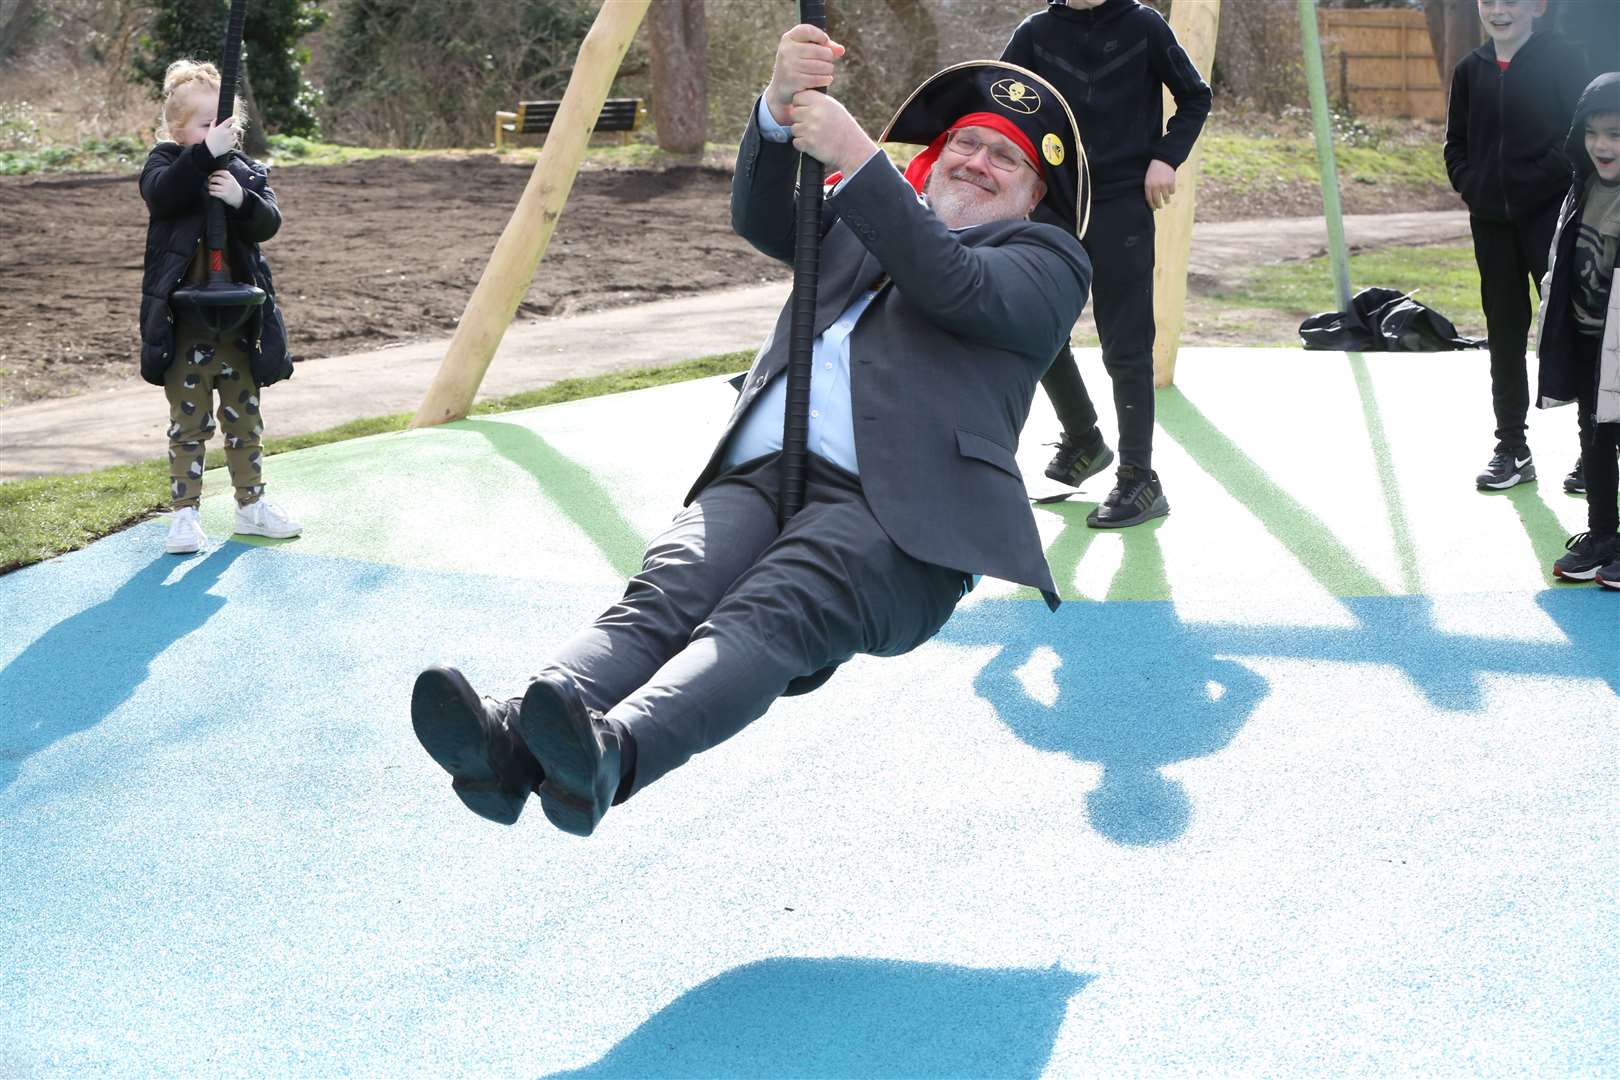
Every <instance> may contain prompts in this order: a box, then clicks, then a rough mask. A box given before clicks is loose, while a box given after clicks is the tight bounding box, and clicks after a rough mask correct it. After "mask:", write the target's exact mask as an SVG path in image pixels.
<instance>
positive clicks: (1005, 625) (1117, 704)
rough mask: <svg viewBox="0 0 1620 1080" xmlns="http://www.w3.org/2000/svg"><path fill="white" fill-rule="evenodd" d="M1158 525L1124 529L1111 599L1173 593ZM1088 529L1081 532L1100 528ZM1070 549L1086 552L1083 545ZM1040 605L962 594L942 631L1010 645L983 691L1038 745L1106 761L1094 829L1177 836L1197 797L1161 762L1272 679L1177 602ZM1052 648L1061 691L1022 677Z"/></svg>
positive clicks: (1178, 757)
mask: <svg viewBox="0 0 1620 1080" xmlns="http://www.w3.org/2000/svg"><path fill="white" fill-rule="evenodd" d="M1083 510H1084V508H1083V507H1074V508H1064V509H1063V510H1062V511H1060V512H1061V513H1063V515H1064V516H1066V517H1068V516H1078V515H1079V514H1080V513H1082V512H1083ZM1159 525H1160V523H1158V522H1155V523H1152V524H1149V525H1143V526H1138V527H1136V528H1134V529H1130V530H1125V531H1122V532H1121V533H1120V534H1118V535H1119V536H1120V539H1121V542H1122V543H1123V545H1124V549H1125V552H1124V559H1123V560H1122V561H1121V563H1120V567H1119V570H1118V571H1117V573H1116V574H1115V577H1114V585H1113V586H1112V587H1111V588H1110V590H1109V595H1110V599H1118V598H1119V594H1122V593H1123V594H1132V593H1136V594H1140V593H1142V592H1144V591H1145V592H1146V593H1148V594H1153V593H1155V592H1157V593H1158V595H1164V594H1165V593H1166V592H1167V591H1168V588H1167V586H1165V585H1164V584H1163V579H1164V555H1163V553H1162V551H1161V550H1160V547H1159V541H1158V537H1157V531H1158V527H1159ZM1078 535H1079V536H1080V537H1081V538H1082V541H1083V542H1084V541H1088V540H1089V538H1090V537H1091V536H1093V535H1095V534H1093V533H1091V532H1090V530H1085V531H1083V532H1081V533H1080V534H1078ZM1071 554H1072V556H1073V562H1075V563H1078V561H1079V555H1080V554H1083V550H1082V551H1081V552H1075V553H1071ZM1058 561H1059V560H1057V559H1054V564H1057V563H1058ZM1063 561H1064V562H1067V561H1069V560H1068V559H1065V560H1063ZM1071 568H1072V567H1071ZM1054 569H1059V567H1058V566H1057V565H1054ZM1041 615H1042V617H1040V618H1035V617H1033V605H1030V604H1028V603H1025V602H1022V601H995V600H992V601H987V602H985V603H982V604H977V605H970V606H965V607H962V608H958V609H957V613H956V614H955V615H954V616H952V618H951V621H950V622H948V623H946V625H945V629H944V630H943V631H942V632H941V634H940V635H939V639H938V640H940V641H943V642H947V643H950V644H956V645H996V646H999V648H998V650H997V652H996V654H995V655H994V656H993V657H991V659H990V661H989V662H988V663H987V664H986V665H985V666H984V668H983V669H982V670H981V671H980V672H979V675H978V677H977V678H976V679H975V680H974V683H973V686H974V689H975V690H976V691H977V692H978V693H979V695H980V696H981V697H983V698H984V699H985V700H986V701H988V702H990V703H991V704H992V705H993V706H994V707H995V709H996V711H997V713H998V714H999V715H1000V717H1001V719H1002V721H1003V722H1004V723H1005V724H1006V725H1007V726H1008V727H1009V728H1011V729H1012V732H1013V734H1015V735H1017V736H1018V738H1020V739H1021V740H1023V741H1024V742H1026V743H1028V744H1029V745H1030V746H1033V747H1036V748H1037V749H1040V750H1049V751H1052V752H1054V753H1060V754H1067V755H1069V756H1070V757H1072V758H1074V759H1076V760H1077V761H1090V762H1096V763H1098V764H1100V765H1102V767H1103V775H1102V780H1101V782H1100V783H1099V784H1098V786H1097V787H1096V788H1095V789H1094V790H1092V791H1091V792H1090V793H1089V794H1088V795H1087V796H1086V812H1087V816H1088V817H1089V819H1090V821H1091V825H1092V827H1093V828H1095V829H1096V830H1097V831H1098V832H1099V833H1101V834H1102V835H1103V836H1106V837H1107V838H1108V839H1110V840H1112V841H1114V842H1115V843H1118V844H1130V845H1133V846H1145V845H1156V844H1165V843H1168V842H1170V841H1172V840H1174V839H1176V838H1177V837H1179V836H1180V835H1181V834H1182V833H1183V832H1185V831H1186V829H1187V824H1188V822H1189V821H1190V820H1191V817H1192V806H1191V803H1190V801H1189V800H1188V798H1187V793H1186V790H1185V789H1184V788H1183V787H1182V785H1181V783H1180V782H1179V781H1176V780H1172V779H1170V778H1168V777H1166V776H1165V775H1164V773H1163V772H1162V770H1163V768H1164V767H1165V766H1166V765H1171V764H1173V763H1175V762H1178V761H1186V760H1188V759H1190V758H1198V757H1204V756H1207V755H1209V754H1213V753H1215V752H1216V751H1218V750H1220V749H1222V748H1223V747H1225V746H1226V744H1227V743H1229V742H1230V741H1231V740H1232V737H1233V736H1234V735H1236V734H1237V732H1238V729H1239V728H1241V727H1242V726H1243V723H1244V721H1245V720H1247V719H1248V717H1249V715H1250V714H1251V713H1252V712H1253V711H1254V708H1255V706H1256V705H1258V704H1259V702H1260V701H1261V700H1262V699H1264V697H1265V695H1266V693H1267V689H1268V687H1267V683H1266V680H1265V679H1263V678H1261V677H1260V676H1259V675H1256V674H1255V673H1254V672H1253V671H1251V670H1249V669H1248V668H1246V667H1244V666H1243V665H1242V664H1240V663H1237V662H1236V661H1232V660H1223V659H1218V658H1217V657H1216V656H1215V655H1213V653H1212V652H1211V649H1210V643H1209V641H1208V638H1207V637H1206V636H1202V635H1198V634H1195V633H1192V632H1190V631H1189V630H1188V629H1187V627H1186V626H1185V625H1183V623H1182V622H1181V620H1180V618H1178V617H1177V615H1176V610H1175V607H1174V605H1172V604H1170V603H1168V602H1163V601H1160V602H1151V603H1135V602H1133V603H1107V604H1100V603H1096V602H1094V601H1087V600H1070V601H1067V602H1065V603H1064V604H1063V606H1062V607H1060V608H1059V609H1058V610H1057V612H1055V613H1054V614H1053V615H1051V616H1050V617H1047V616H1046V615H1045V612H1044V610H1043V611H1042V612H1041ZM1043 659H1044V660H1045V661H1046V663H1047V665H1051V664H1053V663H1054V662H1055V668H1053V670H1051V671H1050V678H1051V681H1052V683H1053V684H1055V695H1050V694H1040V693H1036V694H1032V693H1031V691H1030V690H1028V689H1026V683H1025V679H1024V678H1023V677H1022V676H1021V675H1020V672H1021V671H1024V670H1025V669H1026V668H1034V667H1036V666H1039V665H1040V664H1041V662H1042V660H1043ZM1047 697H1050V700H1043V698H1047Z"/></svg>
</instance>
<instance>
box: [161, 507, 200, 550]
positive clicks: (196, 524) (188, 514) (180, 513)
mask: <svg viewBox="0 0 1620 1080" xmlns="http://www.w3.org/2000/svg"><path fill="white" fill-rule="evenodd" d="M207 539H208V534H207V533H205V532H203V527H202V522H200V521H198V520H197V508H196V507H195V506H187V507H185V508H184V509H181V510H176V511H175V512H174V520H173V521H171V522H169V536H168V539H166V540H164V541H163V550H164V551H167V552H168V553H169V554H170V555H190V554H191V553H192V552H193V551H196V550H198V549H199V548H201V547H202V546H203V541H204V540H207Z"/></svg>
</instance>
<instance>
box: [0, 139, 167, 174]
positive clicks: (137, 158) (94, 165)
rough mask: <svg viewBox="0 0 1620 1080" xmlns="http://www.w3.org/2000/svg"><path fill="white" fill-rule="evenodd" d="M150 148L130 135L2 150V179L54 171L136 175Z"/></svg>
mask: <svg viewBox="0 0 1620 1080" xmlns="http://www.w3.org/2000/svg"><path fill="white" fill-rule="evenodd" d="M150 149H151V147H149V146H147V145H146V144H144V143H142V142H141V141H140V140H138V139H135V138H131V137H129V136H120V137H118V138H116V139H86V140H85V141H84V142H82V143H79V144H78V145H77V146H38V147H31V148H29V149H25V150H0V176H27V175H31V174H33V173H53V172H134V171H135V170H137V169H139V168H140V167H141V164H142V163H143V162H145V161H146V154H147V151H148V150H150Z"/></svg>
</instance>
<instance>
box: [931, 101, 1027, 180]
mask: <svg viewBox="0 0 1620 1080" xmlns="http://www.w3.org/2000/svg"><path fill="white" fill-rule="evenodd" d="M965 127H985V128H989V129H990V130H991V131H995V132H998V133H1000V134H1002V135H1005V136H1007V138H1009V139H1011V140H1012V141H1013V145H1015V146H1017V147H1018V149H1020V150H1022V151H1023V152H1024V157H1025V158H1026V159H1028V161H1029V163H1030V164H1031V165H1033V166H1034V167H1035V175H1036V176H1039V177H1040V178H1041V179H1042V180H1045V179H1046V169H1045V167H1044V166H1043V165H1042V164H1041V157H1040V155H1039V154H1037V153H1036V152H1035V144H1034V143H1032V142H1030V141H1029V136H1028V135H1025V134H1024V132H1023V129H1022V128H1020V127H1019V126H1018V125H1017V124H1015V123H1013V122H1012V121H1011V120H1009V119H1007V118H1006V117H1005V116H1002V115H1000V114H999V113H987V112H976V113H968V114H967V115H966V116H963V117H960V118H959V119H958V120H957V121H956V123H954V124H952V125H951V126H950V127H948V128H946V129H945V130H944V131H942V132H940V133H939V137H938V138H936V139H935V140H934V141H933V142H931V143H929V144H928V146H927V147H926V148H925V149H924V150H923V151H922V152H921V153H919V154H918V155H917V156H916V157H914V158H912V159H911V164H909V165H907V166H906V179H907V180H909V181H910V182H911V186H912V187H914V188H916V189H917V194H919V195H921V194H922V190H923V188H924V186H926V185H927V183H928V174H929V173H930V172H932V171H933V170H934V162H935V160H936V159H938V157H939V152H940V150H942V149H943V148H944V146H945V140H946V139H948V138H949V137H950V134H951V132H953V131H956V130H958V129H960V128H965Z"/></svg>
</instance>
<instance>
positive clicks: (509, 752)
mask: <svg viewBox="0 0 1620 1080" xmlns="http://www.w3.org/2000/svg"><path fill="white" fill-rule="evenodd" d="M516 713H517V706H516V705H515V704H514V703H513V702H509V701H505V702H501V701H495V700H493V699H491V698H480V697H479V696H478V694H477V692H476V691H474V690H473V688H472V686H471V685H470V684H469V683H468V682H467V680H466V678H465V677H464V676H463V675H462V674H461V672H459V671H457V670H456V669H455V668H453V667H430V668H428V669H427V670H426V671H424V672H422V674H420V675H418V676H417V677H416V686H415V688H413V689H412V691H411V726H412V727H413V728H415V729H416V738H417V740H418V741H419V742H420V743H421V744H422V748H423V749H424V750H426V751H427V752H428V754H429V755H430V756H432V758H433V760H434V761H437V762H438V763H439V764H440V765H441V766H442V767H443V768H444V771H445V772H447V773H449V774H450V776H451V778H452V779H451V783H450V786H451V788H452V789H454V790H455V793H456V794H457V795H458V796H459V797H460V798H461V801H462V802H464V803H466V804H467V809H469V810H471V811H472V812H473V813H475V814H477V815H478V816H480V817H485V818H488V819H489V820H491V821H498V822H500V823H501V824H502V825H510V824H512V823H513V822H514V821H516V820H517V819H518V815H519V814H521V813H523V804H524V802H526V801H527V800H528V798H529V794H530V793H531V792H533V791H535V790H536V789H538V788H539V786H540V782H541V781H542V780H543V779H544V774H543V773H542V772H541V769H540V765H539V763H538V762H536V761H535V760H534V755H533V754H531V753H529V751H528V748H527V747H525V746H524V745H523V740H522V739H520V738H518V735H517V732H515V731H514V730H512V721H513V720H514V719H515V714H516Z"/></svg>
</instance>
